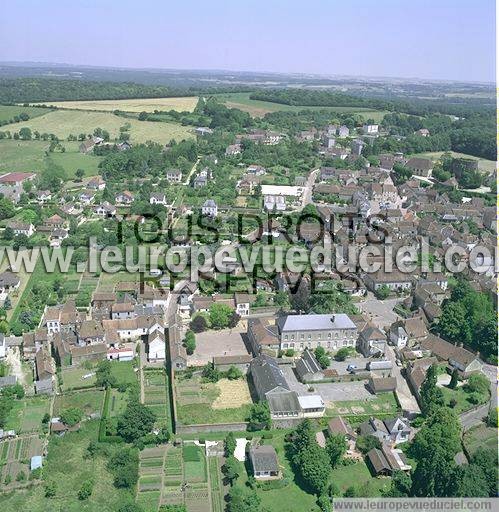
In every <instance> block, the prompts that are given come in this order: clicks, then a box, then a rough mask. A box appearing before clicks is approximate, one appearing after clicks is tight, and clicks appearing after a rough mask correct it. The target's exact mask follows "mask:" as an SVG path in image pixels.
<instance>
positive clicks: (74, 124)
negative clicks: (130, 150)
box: [4, 110, 194, 144]
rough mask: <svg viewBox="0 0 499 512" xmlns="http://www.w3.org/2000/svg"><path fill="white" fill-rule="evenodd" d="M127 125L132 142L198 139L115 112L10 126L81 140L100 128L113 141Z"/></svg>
mask: <svg viewBox="0 0 499 512" xmlns="http://www.w3.org/2000/svg"><path fill="white" fill-rule="evenodd" d="M126 123H129V124H130V130H129V133H130V141H131V142H146V141H148V140H152V141H155V142H160V143H162V144H166V143H167V142H169V141H170V140H171V139H175V140H177V141H180V140H182V139H189V138H192V137H194V135H193V133H192V131H191V130H190V129H189V128H188V127H185V126H182V125H180V124H175V123H163V122H153V121H138V120H137V119H124V118H123V117H119V116H115V115H114V114H112V113H111V112H109V113H106V112H90V111H89V112H87V111H83V110H55V111H53V112H50V113H48V114H45V115H43V116H39V117H35V118H34V119H30V120H28V121H23V122H21V123H15V124H9V125H7V128H8V130H10V131H11V132H15V131H18V130H20V129H21V128H23V127H25V126H26V127H28V128H30V129H31V131H35V130H37V131H39V132H40V133H44V132H45V133H53V134H55V135H57V137H59V138H60V139H66V138H67V137H68V135H70V134H73V135H76V136H77V135H79V134H80V133H86V134H88V133H93V131H94V130H95V129H96V128H102V129H103V130H107V131H108V132H109V134H110V136H111V138H112V139H114V138H116V137H118V136H119V129H120V126H123V125H125V124H126ZM4 129H5V127H4Z"/></svg>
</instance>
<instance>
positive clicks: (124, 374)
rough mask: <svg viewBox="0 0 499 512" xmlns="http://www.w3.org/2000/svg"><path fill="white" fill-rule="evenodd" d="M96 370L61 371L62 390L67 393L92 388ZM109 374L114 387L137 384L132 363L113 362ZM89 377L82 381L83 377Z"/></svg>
mask: <svg viewBox="0 0 499 512" xmlns="http://www.w3.org/2000/svg"><path fill="white" fill-rule="evenodd" d="M95 371H96V368H95V367H94V368H91V369H87V368H64V369H63V370H62V382H63V384H62V389H63V391H68V390H70V389H75V388H92V387H94V386H95V382H96V376H95ZM111 373H112V374H113V375H114V377H115V378H116V386H119V385H120V384H133V383H135V382H137V377H136V375H135V372H134V370H133V362H132V361H113V362H112V363H111ZM90 374H94V375H91V376H90V377H88V378H86V379H84V378H83V376H84V375H90Z"/></svg>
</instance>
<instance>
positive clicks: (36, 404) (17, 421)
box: [5, 397, 50, 434]
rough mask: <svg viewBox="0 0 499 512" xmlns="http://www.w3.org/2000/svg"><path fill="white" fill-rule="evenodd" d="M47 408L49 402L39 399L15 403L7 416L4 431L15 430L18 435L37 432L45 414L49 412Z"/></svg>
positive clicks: (27, 399) (26, 399) (25, 399)
mask: <svg viewBox="0 0 499 512" xmlns="http://www.w3.org/2000/svg"><path fill="white" fill-rule="evenodd" d="M49 406H50V402H49V400H47V399H46V398H40V397H34V398H24V399H22V400H18V401H16V402H15V404H14V407H13V409H12V410H11V412H10V413H9V415H8V416H7V422H6V424H5V430H15V431H16V432H17V433H18V434H19V433H22V434H26V433H33V432H38V431H39V430H40V429H41V427H42V419H43V417H44V416H45V413H47V412H49Z"/></svg>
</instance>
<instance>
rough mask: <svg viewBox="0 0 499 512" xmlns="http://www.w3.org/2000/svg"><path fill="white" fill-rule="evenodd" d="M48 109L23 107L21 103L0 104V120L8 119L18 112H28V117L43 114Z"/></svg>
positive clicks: (48, 110)
mask: <svg viewBox="0 0 499 512" xmlns="http://www.w3.org/2000/svg"><path fill="white" fill-rule="evenodd" d="M47 112H50V109H48V108H44V107H23V106H21V105H0V122H3V121H10V120H11V119H12V118H13V117H14V116H18V115H19V114H28V116H29V117H30V118H33V117H38V116H43V115H44V114H46V113H47ZM0 129H1V128H0Z"/></svg>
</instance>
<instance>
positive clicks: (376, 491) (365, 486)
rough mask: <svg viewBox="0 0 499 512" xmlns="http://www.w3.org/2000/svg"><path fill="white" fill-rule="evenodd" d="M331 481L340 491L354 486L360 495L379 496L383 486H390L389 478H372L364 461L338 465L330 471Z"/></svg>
mask: <svg viewBox="0 0 499 512" xmlns="http://www.w3.org/2000/svg"><path fill="white" fill-rule="evenodd" d="M331 481H332V482H333V483H334V484H336V485H337V486H338V487H339V488H340V490H341V491H345V490H346V489H348V488H349V487H352V486H353V487H355V488H356V489H357V490H359V491H360V492H359V494H360V493H361V494H362V496H366V497H368V496H380V491H381V490H382V489H383V488H388V487H390V479H388V478H373V476H372V475H371V472H370V471H369V468H368V467H367V466H366V463H365V462H364V461H360V462H357V463H355V464H351V465H349V466H339V467H337V468H335V469H333V471H332V472H331Z"/></svg>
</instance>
